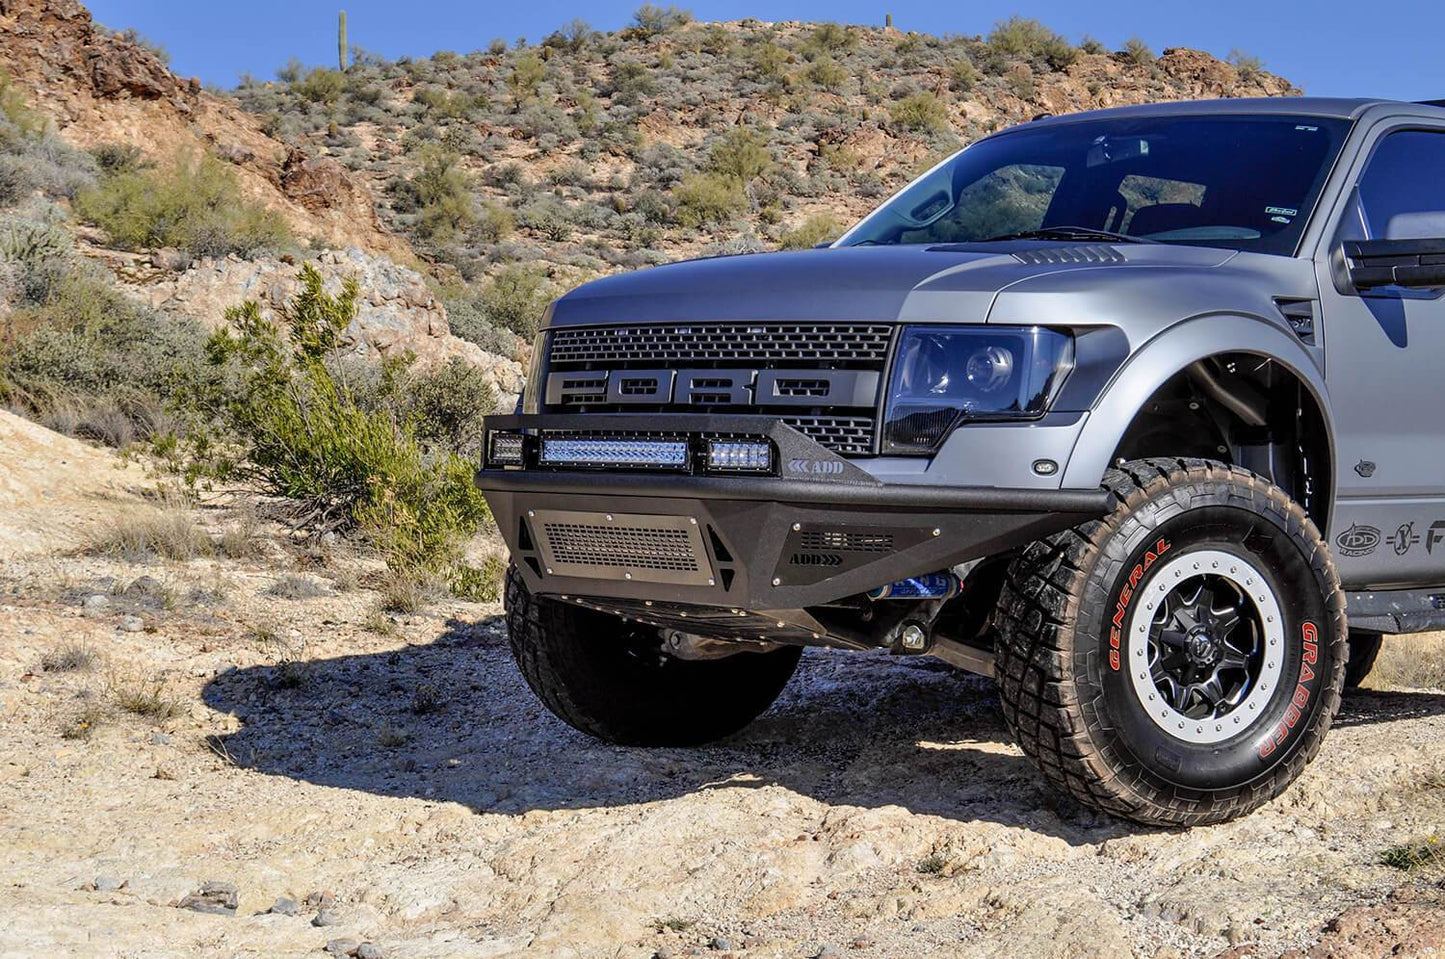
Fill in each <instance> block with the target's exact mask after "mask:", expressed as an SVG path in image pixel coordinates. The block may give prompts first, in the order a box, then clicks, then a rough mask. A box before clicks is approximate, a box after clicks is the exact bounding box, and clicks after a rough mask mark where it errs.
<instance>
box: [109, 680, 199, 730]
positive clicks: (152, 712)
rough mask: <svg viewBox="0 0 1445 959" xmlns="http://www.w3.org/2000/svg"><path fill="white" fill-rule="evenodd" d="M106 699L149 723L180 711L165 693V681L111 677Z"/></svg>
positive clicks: (167, 717) (177, 704)
mask: <svg viewBox="0 0 1445 959" xmlns="http://www.w3.org/2000/svg"><path fill="white" fill-rule="evenodd" d="M106 697H107V698H108V699H109V700H110V701H111V702H112V703H114V704H115V705H116V706H117V707H118V708H120V709H122V710H124V711H125V712H127V713H130V714H131V715H133V716H139V717H141V718H142V719H148V720H150V721H151V722H161V721H163V720H166V719H170V718H171V717H172V716H174V715H176V714H177V713H179V712H180V711H181V707H180V704H179V703H178V702H176V700H175V699H173V698H171V696H170V695H169V694H168V693H167V691H166V684H165V681H164V680H161V679H147V678H145V677H143V676H136V675H121V674H117V675H113V676H111V677H110V681H109V684H108V686H107V688H106Z"/></svg>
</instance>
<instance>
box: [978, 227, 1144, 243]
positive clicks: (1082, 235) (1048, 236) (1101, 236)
mask: <svg viewBox="0 0 1445 959" xmlns="http://www.w3.org/2000/svg"><path fill="white" fill-rule="evenodd" d="M1004 240H1109V241H1110V242H1113V243H1157V242H1158V241H1157V240H1148V239H1145V238H1144V237H1142V236H1130V235H1129V234H1127V233H1114V232H1112V231H1110V230H1096V229H1094V228H1093V227H1091V226H1048V227H1044V228H1043V229H1041V230H1024V231H1022V232H1020V233H1001V234H999V235H998V236H991V237H989V238H988V239H986V240H979V241H978V242H980V243H999V242H1002V241H1004Z"/></svg>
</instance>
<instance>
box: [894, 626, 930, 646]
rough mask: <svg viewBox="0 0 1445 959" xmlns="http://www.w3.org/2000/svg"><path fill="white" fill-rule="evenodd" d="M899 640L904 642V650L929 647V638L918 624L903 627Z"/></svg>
mask: <svg viewBox="0 0 1445 959" xmlns="http://www.w3.org/2000/svg"><path fill="white" fill-rule="evenodd" d="M899 639H900V640H901V641H902V642H903V648H904V649H914V650H918V649H923V648H924V647H926V646H927V645H928V636H927V634H925V633H924V632H923V628H922V627H921V626H919V625H918V624H917V623H909V624H908V625H907V626H905V627H903V632H902V633H901V634H899Z"/></svg>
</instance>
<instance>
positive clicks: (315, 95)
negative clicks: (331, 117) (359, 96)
mask: <svg viewBox="0 0 1445 959" xmlns="http://www.w3.org/2000/svg"><path fill="white" fill-rule="evenodd" d="M291 86H292V89H293V90H295V92H296V93H297V95H298V96H300V97H302V98H303V99H306V100H310V101H311V102H312V103H324V104H326V105H327V106H330V105H331V104H334V103H335V102H336V101H338V100H340V99H341V95H342V94H343V93H345V92H346V74H344V73H342V72H341V71H340V70H333V69H331V68H330V67H317V68H316V69H314V70H311V71H310V72H308V73H307V74H306V75H305V76H304V77H301V78H300V79H298V80H295V81H293V82H292V84H291Z"/></svg>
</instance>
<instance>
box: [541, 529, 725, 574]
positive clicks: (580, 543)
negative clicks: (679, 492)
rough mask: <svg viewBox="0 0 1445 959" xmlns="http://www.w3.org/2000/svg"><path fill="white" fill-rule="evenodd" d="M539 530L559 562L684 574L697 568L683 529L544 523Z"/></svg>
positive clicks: (695, 558) (689, 541) (690, 542)
mask: <svg viewBox="0 0 1445 959" xmlns="http://www.w3.org/2000/svg"><path fill="white" fill-rule="evenodd" d="M542 529H543V534H544V535H545V536H546V537H547V545H548V547H549V548H550V549H551V550H552V558H553V559H555V560H556V561H557V562H558V563H567V564H570V565H573V566H604V567H626V568H628V569H658V570H668V571H673V572H683V573H692V572H696V571H697V569H698V562H697V555H696V554H695V553H694V552H693V548H692V541H691V539H689V537H688V535H687V533H686V532H685V531H684V530H680V529H656V528H652V527H646V526H618V525H612V524H609V525H607V526H597V525H592V524H589V523H544V524H543V527H542Z"/></svg>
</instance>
